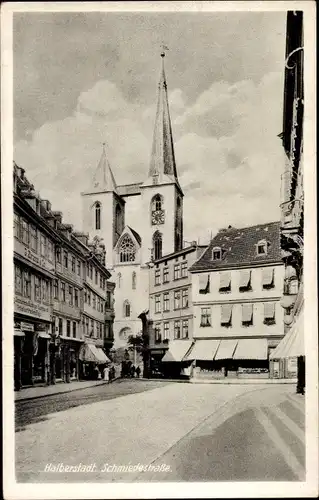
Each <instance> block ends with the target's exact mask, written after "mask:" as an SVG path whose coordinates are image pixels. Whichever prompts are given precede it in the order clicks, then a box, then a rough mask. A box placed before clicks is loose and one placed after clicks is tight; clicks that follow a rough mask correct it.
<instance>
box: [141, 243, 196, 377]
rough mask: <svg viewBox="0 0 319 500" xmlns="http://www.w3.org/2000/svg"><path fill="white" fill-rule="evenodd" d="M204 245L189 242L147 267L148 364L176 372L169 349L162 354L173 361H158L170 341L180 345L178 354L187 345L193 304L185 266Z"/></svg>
mask: <svg viewBox="0 0 319 500" xmlns="http://www.w3.org/2000/svg"><path fill="white" fill-rule="evenodd" d="M204 249H205V247H202V246H198V245H197V244H196V242H193V243H192V244H191V245H190V246H189V247H185V248H183V249H182V250H180V251H178V252H174V253H171V254H168V255H164V256H163V257H161V258H160V259H156V260H154V262H153V266H152V267H151V268H150V271H149V283H150V288H149V294H150V295H149V297H150V298H149V316H150V318H151V322H152V328H151V329H150V339H149V347H150V355H151V361H152V368H158V369H160V370H161V371H164V372H165V371H172V369H174V370H175V371H176V370H177V371H178V373H179V372H180V368H181V367H180V365H179V362H180V360H176V361H173V360H172V355H171V352H170V353H169V354H168V355H167V356H166V357H168V359H171V362H170V361H168V363H173V365H168V364H167V363H165V364H163V363H160V362H161V361H162V360H163V358H164V356H165V354H166V352H167V351H170V346H172V344H173V346H176V345H179V346H180V347H179V351H180V356H182V357H183V356H184V355H185V354H186V352H187V351H188V350H189V348H190V346H191V343H192V337H193V304H192V290H191V288H192V279H191V274H190V273H189V268H190V267H191V265H192V264H193V263H194V262H195V261H196V260H197V259H198V257H199V256H200V254H201V253H202V252H203V251H204ZM171 350H172V348H171ZM174 350H176V347H174ZM180 356H179V357H180ZM164 362H165V361H164ZM176 363H178V365H177V364H176ZM178 373H177V374H178Z"/></svg>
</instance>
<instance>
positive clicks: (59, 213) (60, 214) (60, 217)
mask: <svg viewBox="0 0 319 500" xmlns="http://www.w3.org/2000/svg"><path fill="white" fill-rule="evenodd" d="M52 215H53V216H54V217H55V219H56V220H57V221H58V223H59V224H62V212H55V211H53V212H52Z"/></svg>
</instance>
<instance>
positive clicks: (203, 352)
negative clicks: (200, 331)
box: [186, 339, 220, 361]
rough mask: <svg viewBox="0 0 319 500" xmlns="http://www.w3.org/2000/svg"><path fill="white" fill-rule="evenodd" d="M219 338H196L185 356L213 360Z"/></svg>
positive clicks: (193, 358) (192, 358)
mask: <svg viewBox="0 0 319 500" xmlns="http://www.w3.org/2000/svg"><path fill="white" fill-rule="evenodd" d="M219 344H220V340H215V339H202V340H196V341H195V344H194V345H193V347H192V349H191V350H190V352H189V353H188V354H187V356H186V358H187V359H189V360H197V361H213V359H214V357H215V354H216V351H217V349H218V346H219Z"/></svg>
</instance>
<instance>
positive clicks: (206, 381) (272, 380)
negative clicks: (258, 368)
mask: <svg viewBox="0 0 319 500" xmlns="http://www.w3.org/2000/svg"><path fill="white" fill-rule="evenodd" d="M136 380H152V381H156V382H181V383H185V382H186V383H188V384H224V385H232V384H234V385H247V384H296V383H297V379H295V378H263V379H258V378H241V379H240V378H223V379H213V378H211V379H209V378H207V379H205V378H191V379H168V378H140V379H136Z"/></svg>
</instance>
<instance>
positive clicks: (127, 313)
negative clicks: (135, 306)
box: [123, 300, 131, 318]
mask: <svg viewBox="0 0 319 500" xmlns="http://www.w3.org/2000/svg"><path fill="white" fill-rule="evenodd" d="M123 315H124V317H125V318H129V317H130V316H131V304H130V303H129V301H128V300H124V304H123Z"/></svg>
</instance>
